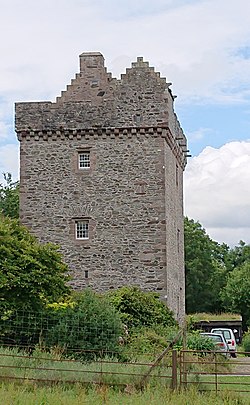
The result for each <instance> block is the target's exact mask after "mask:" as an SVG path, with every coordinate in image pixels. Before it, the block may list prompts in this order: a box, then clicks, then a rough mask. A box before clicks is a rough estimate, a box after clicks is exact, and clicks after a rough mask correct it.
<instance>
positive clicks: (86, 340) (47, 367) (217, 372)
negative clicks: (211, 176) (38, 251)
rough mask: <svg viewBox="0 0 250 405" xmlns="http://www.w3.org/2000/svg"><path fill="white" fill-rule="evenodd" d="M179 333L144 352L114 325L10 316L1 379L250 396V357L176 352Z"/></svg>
mask: <svg viewBox="0 0 250 405" xmlns="http://www.w3.org/2000/svg"><path fill="white" fill-rule="evenodd" d="M119 334H121V335H119ZM180 334H181V331H180V332H179V334H178V335H176V336H175V338H174V339H173V340H172V341H171V342H169V345H168V346H167V347H166V348H164V350H163V349H161V350H160V349H159V348H158V350H155V349H154V350H153V348H152V351H151V352H150V353H149V351H147V352H146V353H143V352H142V351H139V352H136V351H133V350H131V345H130V336H129V335H128V334H127V331H126V333H125V331H123V330H121V329H117V325H116V324H115V323H114V324H112V322H111V323H110V322H109V323H108V324H107V323H105V322H104V323H100V321H99V320H98V322H96V324H95V322H93V319H92V321H91V322H89V321H88V319H83V318H81V317H79V319H78V318H77V317H75V318H74V319H72V317H67V316H64V317H63V320H62V319H60V317H57V316H54V315H51V316H48V314H42V313H32V312H30V313H25V312H23V313H22V312H16V313H12V314H9V315H8V316H4V317H3V316H2V318H0V380H3V381H17V382H23V381H26V380H29V381H35V382H36V383H41V384H54V383H56V384H58V383H62V384H66V383H67V384H69V383H70V384H71V383H81V384H107V385H112V386H114V385H117V386H120V387H123V388H124V389H128V387H130V386H133V387H137V388H142V387H143V386H145V385H146V384H148V383H150V385H151V386H155V387H157V386H162V385H164V386H169V387H172V389H178V388H181V387H182V388H188V387H190V386H196V387H197V389H198V390H200V391H216V392H218V391H223V390H228V391H234V392H241V393H243V394H244V395H250V353H238V354H237V358H235V359H232V358H229V357H228V356H223V355H222V354H221V353H219V352H218V353H217V352H208V351H204V350H203V351H193V350H174V348H173V347H174V343H175V342H176V341H177V340H178V339H179V337H180Z"/></svg>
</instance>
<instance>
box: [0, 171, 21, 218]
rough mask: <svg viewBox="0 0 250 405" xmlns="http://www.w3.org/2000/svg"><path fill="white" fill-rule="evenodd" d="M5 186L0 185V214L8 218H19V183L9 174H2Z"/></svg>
mask: <svg viewBox="0 0 250 405" xmlns="http://www.w3.org/2000/svg"><path fill="white" fill-rule="evenodd" d="M3 176H4V180H5V184H1V183H0V213H2V214H3V215H5V216H8V217H10V218H18V217H19V182H18V181H13V180H12V176H11V174H10V173H4V175H3Z"/></svg>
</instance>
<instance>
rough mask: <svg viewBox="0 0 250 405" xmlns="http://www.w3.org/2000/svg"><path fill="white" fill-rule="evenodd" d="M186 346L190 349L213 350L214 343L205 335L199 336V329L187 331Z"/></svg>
mask: <svg viewBox="0 0 250 405" xmlns="http://www.w3.org/2000/svg"><path fill="white" fill-rule="evenodd" d="M187 348H188V349H190V350H204V351H210V350H215V345H214V343H213V341H212V339H209V338H208V337H206V336H201V335H200V333H199V331H195V332H192V333H189V334H188V336H187Z"/></svg>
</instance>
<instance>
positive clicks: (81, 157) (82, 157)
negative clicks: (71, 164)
mask: <svg viewBox="0 0 250 405" xmlns="http://www.w3.org/2000/svg"><path fill="white" fill-rule="evenodd" d="M78 168H79V169H89V168H90V151H84V152H79V153H78Z"/></svg>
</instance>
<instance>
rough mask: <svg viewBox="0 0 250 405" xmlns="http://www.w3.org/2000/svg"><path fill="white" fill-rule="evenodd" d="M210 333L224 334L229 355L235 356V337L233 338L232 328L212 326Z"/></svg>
mask: <svg viewBox="0 0 250 405" xmlns="http://www.w3.org/2000/svg"><path fill="white" fill-rule="evenodd" d="M211 333H221V334H222V335H223V336H224V338H225V341H226V342H227V345H228V348H229V351H230V354H231V356H232V357H236V353H237V345H236V339H235V336H234V333H233V331H232V329H227V328H214V329H212V330H211Z"/></svg>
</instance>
